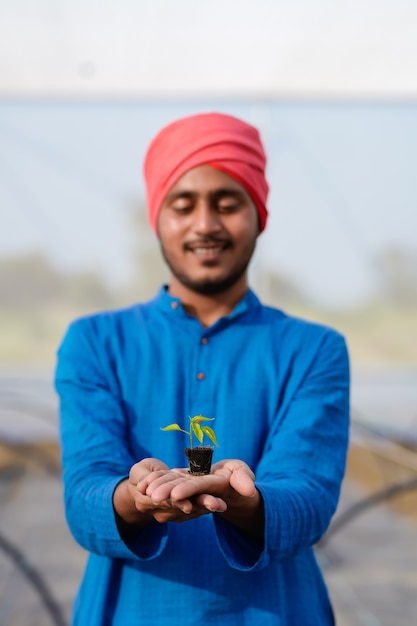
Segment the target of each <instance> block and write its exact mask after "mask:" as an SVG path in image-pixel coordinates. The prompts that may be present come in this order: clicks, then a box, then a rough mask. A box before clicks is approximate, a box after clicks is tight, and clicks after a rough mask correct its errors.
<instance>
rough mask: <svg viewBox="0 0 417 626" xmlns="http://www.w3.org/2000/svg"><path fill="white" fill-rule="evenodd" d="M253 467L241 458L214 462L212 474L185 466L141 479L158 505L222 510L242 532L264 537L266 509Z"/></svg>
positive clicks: (148, 494) (214, 510)
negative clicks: (191, 471) (202, 473)
mask: <svg viewBox="0 0 417 626" xmlns="http://www.w3.org/2000/svg"><path fill="white" fill-rule="evenodd" d="M254 481H255V476H254V473H253V472H252V470H251V469H250V468H249V467H248V465H246V463H244V462H243V461H240V460H235V459H231V460H225V461H220V462H218V463H216V464H214V465H213V467H212V471H211V473H210V474H207V475H205V476H193V475H192V474H190V473H189V472H188V471H187V470H186V469H174V470H171V471H168V472H158V471H156V472H152V473H150V474H148V476H147V477H146V479H145V480H144V481H142V483H141V488H143V487H144V486H145V485H146V487H145V494H146V496H148V497H150V498H151V500H152V502H153V503H154V504H155V505H158V504H162V503H164V502H170V503H171V505H172V506H174V507H175V506H176V507H178V508H180V509H181V510H182V511H184V512H188V511H189V507H190V505H191V506H193V509H192V512H194V507H197V508H196V511H198V510H199V509H200V508H201V507H202V508H203V510H205V512H217V513H222V516H223V518H224V519H226V520H227V521H228V522H230V523H231V524H233V525H234V526H235V527H236V528H238V529H240V530H241V531H242V532H244V533H246V534H248V535H251V536H253V537H256V538H257V539H258V540H260V541H261V540H262V539H263V531H264V511H263V501H262V498H261V495H260V493H259V492H258V490H257V489H256V487H255V482H254Z"/></svg>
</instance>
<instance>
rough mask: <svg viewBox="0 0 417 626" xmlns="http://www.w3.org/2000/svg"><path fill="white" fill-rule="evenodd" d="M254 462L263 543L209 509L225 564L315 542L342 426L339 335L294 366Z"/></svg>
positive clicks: (258, 563) (330, 508)
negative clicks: (260, 500)
mask: <svg viewBox="0 0 417 626" xmlns="http://www.w3.org/2000/svg"><path fill="white" fill-rule="evenodd" d="M292 374H293V376H292V378H291V382H290V386H289V390H288V393H287V394H286V396H285V398H284V401H283V403H282V405H281V406H280V408H279V410H278V412H277V417H276V419H275V421H274V424H273V428H272V429H271V432H270V433H269V436H268V438H267V441H266V444H265V448H264V452H263V455H262V457H261V460H260V462H259V464H258V466H257V468H256V486H257V488H258V489H259V491H260V492H261V494H262V497H263V500H264V508H265V538H264V541H265V543H264V549H263V551H262V552H259V551H258V553H257V552H256V551H255V550H254V548H253V546H251V545H250V544H249V543H248V542H246V541H245V540H244V539H243V538H242V536H239V534H238V533H236V531H234V530H233V529H232V528H230V526H228V525H227V524H225V523H224V522H222V521H221V519H220V518H219V517H218V516H217V517H216V526H217V531H218V536H219V543H220V546H221V549H222V552H223V554H224V556H225V558H226V559H227V561H228V562H229V564H230V565H231V566H232V567H235V568H237V569H242V570H250V569H254V570H258V569H262V568H264V567H266V566H268V565H269V564H270V563H271V562H272V561H276V560H278V561H281V560H284V559H287V558H288V557H291V556H294V555H296V554H297V553H299V552H301V551H303V550H304V549H305V548H308V547H310V546H312V545H313V544H314V543H315V542H317V541H318V540H319V539H320V538H321V536H322V535H323V533H324V532H325V531H326V529H327V527H328V525H329V523H330V520H331V517H332V515H333V513H334V511H335V509H336V506H337V502H338V498H339V492H340V485H341V481H342V478H343V475H344V470H345V462H346V451H347V445H348V431H349V363H348V356H347V351H346V346H345V343H344V340H343V338H342V337H341V336H339V335H338V334H336V333H333V332H329V333H327V334H326V335H325V336H324V338H323V340H322V341H321V342H320V343H319V345H318V346H317V349H316V350H315V351H314V352H313V353H312V355H311V357H310V361H307V362H306V363H304V367H303V368H302V375H300V376H297V374H296V373H295V372H294V371H293V372H292Z"/></svg>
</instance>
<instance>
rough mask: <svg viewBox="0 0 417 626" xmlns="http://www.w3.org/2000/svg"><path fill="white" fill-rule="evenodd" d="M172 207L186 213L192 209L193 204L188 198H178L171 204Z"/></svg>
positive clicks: (176, 210) (177, 211)
mask: <svg viewBox="0 0 417 626" xmlns="http://www.w3.org/2000/svg"><path fill="white" fill-rule="evenodd" d="M171 209H172V210H173V211H175V212H176V213H186V212H188V211H191V209H192V204H191V202H189V201H187V200H177V201H176V202H173V203H172V204H171Z"/></svg>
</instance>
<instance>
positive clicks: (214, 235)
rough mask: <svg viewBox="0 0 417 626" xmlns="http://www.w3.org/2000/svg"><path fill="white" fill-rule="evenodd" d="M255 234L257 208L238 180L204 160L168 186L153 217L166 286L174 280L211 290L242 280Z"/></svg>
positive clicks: (195, 288) (198, 290)
mask: <svg viewBox="0 0 417 626" xmlns="http://www.w3.org/2000/svg"><path fill="white" fill-rule="evenodd" d="M258 234H259V226H258V213H257V210H256V208H255V205H254V203H253V201H252V199H251V197H250V196H249V194H248V192H247V191H246V190H245V189H244V187H242V185H240V184H239V183H238V182H237V181H236V180H235V179H234V178H232V177H231V176H229V175H228V174H225V173H224V172H222V171H220V170H217V169H215V168H213V167H210V166H208V165H200V166H198V167H195V168H193V169H191V170H189V171H188V172H186V174H184V175H183V176H182V177H181V178H180V179H179V180H178V181H177V182H176V184H175V185H174V186H173V187H172V188H171V190H170V191H169V193H168V195H167V196H166V198H165V200H164V202H163V203H162V207H161V210H160V212H159V217H158V236H159V240H160V244H161V248H162V253H163V255H164V258H165V261H166V262H167V264H168V266H169V268H170V270H171V272H172V275H173V277H172V280H173V283H171V287H172V286H173V284H174V286H175V284H178V283H179V284H180V285H181V287H182V288H185V289H187V290H189V291H192V292H196V293H199V294H204V295H211V294H213V295H214V294H218V293H223V292H225V291H227V290H228V289H230V288H231V287H233V286H236V283H238V282H242V285H243V284H245V283H246V281H247V267H248V264H249V261H250V259H251V257H252V254H253V252H254V249H255V245H256V239H257V236H258Z"/></svg>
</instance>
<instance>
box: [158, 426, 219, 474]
mask: <svg viewBox="0 0 417 626" xmlns="http://www.w3.org/2000/svg"><path fill="white" fill-rule="evenodd" d="M189 419H190V430H184V429H183V428H181V426H180V425H179V424H169V425H168V426H165V427H164V428H161V430H179V431H181V432H182V433H185V434H186V435H188V436H189V437H190V447H189V448H185V450H184V452H185V455H186V457H187V459H188V464H189V467H190V473H191V474H197V475H204V474H210V470H211V459H212V457H213V447H212V446H203V445H201V444H202V443H203V439H204V435H207V437H208V438H209V439H210V441H211V442H212V443H214V445H215V446H218V445H219V444H218V443H217V439H216V435H215V433H214V430H213V429H212V428H211V427H210V426H207V425H206V424H204V425H203V426H201V423H202V422H212V421H213V420H214V419H215V418H214V417H204V415H194V417H190V418H189ZM193 436H194V437H195V438H196V439H197V441H198V443H199V444H200V445H198V446H196V447H193Z"/></svg>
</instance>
